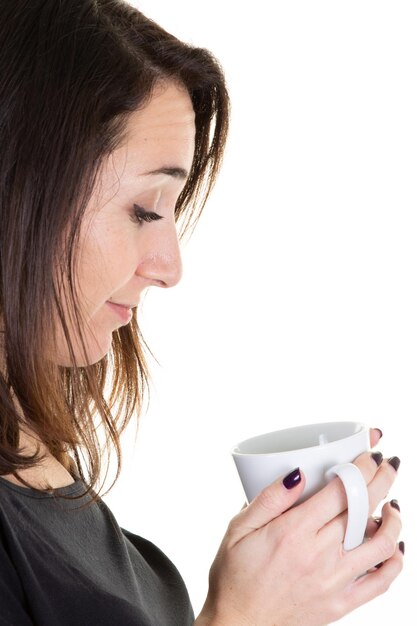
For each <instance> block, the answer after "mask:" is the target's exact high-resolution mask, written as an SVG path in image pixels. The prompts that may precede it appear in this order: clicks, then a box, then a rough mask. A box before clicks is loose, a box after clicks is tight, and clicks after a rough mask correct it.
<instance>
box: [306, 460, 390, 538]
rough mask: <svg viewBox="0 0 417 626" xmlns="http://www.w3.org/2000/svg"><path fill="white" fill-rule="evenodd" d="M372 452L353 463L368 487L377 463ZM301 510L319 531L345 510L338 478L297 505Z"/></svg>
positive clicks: (344, 494)
mask: <svg viewBox="0 0 417 626" xmlns="http://www.w3.org/2000/svg"><path fill="white" fill-rule="evenodd" d="M372 455H374V456H375V453H374V452H372V453H371V452H364V453H363V454H361V455H360V456H359V457H358V458H357V459H356V460H355V461H354V465H356V466H357V467H358V468H359V469H360V471H361V472H362V475H363V477H364V479H365V482H366V484H367V485H368V484H369V483H370V482H371V480H372V479H373V478H374V476H375V474H376V472H377V470H378V465H377V463H378V462H379V459H380V457H379V455H378V456H377V458H374V457H372ZM299 508H300V509H301V508H302V509H303V513H304V515H305V517H306V519H308V520H311V524H312V525H313V524H314V526H315V529H316V530H317V531H319V530H320V529H321V528H323V527H324V526H325V525H326V524H327V523H328V522H330V521H331V520H333V519H334V518H335V517H337V516H338V515H340V514H341V513H342V512H343V511H345V510H346V508H347V499H346V492H345V488H344V486H343V483H342V481H341V480H340V478H338V477H337V478H334V479H333V480H331V481H330V482H329V483H328V484H327V485H326V486H325V487H323V489H321V490H320V491H319V492H317V493H316V494H314V495H313V496H311V497H310V498H309V499H308V500H306V501H305V502H303V503H302V504H300V505H299Z"/></svg>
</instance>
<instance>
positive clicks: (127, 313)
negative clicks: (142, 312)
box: [106, 300, 133, 323]
mask: <svg viewBox="0 0 417 626" xmlns="http://www.w3.org/2000/svg"><path fill="white" fill-rule="evenodd" d="M106 304H108V305H109V307H110V308H111V309H113V311H114V312H115V313H117V315H118V316H119V317H120V318H121V319H122V320H123V321H124V322H125V323H128V322H130V320H131V319H132V315H133V313H132V309H129V308H127V307H125V306H122V305H121V304H114V302H109V301H108V300H107V301H106Z"/></svg>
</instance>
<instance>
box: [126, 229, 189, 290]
mask: <svg viewBox="0 0 417 626" xmlns="http://www.w3.org/2000/svg"><path fill="white" fill-rule="evenodd" d="M161 222H162V220H161ZM158 226H159V224H158ZM149 230H150V228H149ZM144 252H145V254H143V253H144ZM136 274H138V275H140V276H142V277H143V278H146V279H147V280H148V281H150V282H152V284H154V285H156V286H158V287H165V288H166V287H174V286H175V285H176V284H177V283H178V282H179V281H180V280H181V276H182V261H181V251H180V246H179V241H178V235H177V229H176V226H175V223H172V224H171V225H166V226H165V227H164V228H154V229H153V233H152V237H150V238H149V239H148V242H147V245H146V251H145V250H142V254H141V261H140V263H139V265H138V268H137V271H136Z"/></svg>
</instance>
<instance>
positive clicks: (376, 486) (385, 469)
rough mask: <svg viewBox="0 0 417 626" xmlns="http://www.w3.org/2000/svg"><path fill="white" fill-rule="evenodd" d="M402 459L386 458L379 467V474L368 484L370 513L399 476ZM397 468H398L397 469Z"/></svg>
mask: <svg viewBox="0 0 417 626" xmlns="http://www.w3.org/2000/svg"><path fill="white" fill-rule="evenodd" d="M399 462H400V459H399V458H398V457H392V458H391V459H388V460H387V459H384V461H383V462H382V463H381V466H380V467H379V469H378V472H377V474H376V475H375V477H374V478H373V480H372V481H371V482H370V484H369V486H368V493H369V513H370V514H372V513H373V512H374V511H375V509H376V507H377V506H378V504H379V503H380V502H381V500H384V499H385V498H386V497H387V496H388V494H389V491H390V489H391V487H392V485H393V484H394V482H395V479H396V478H397V472H398V467H399ZM395 468H397V469H395Z"/></svg>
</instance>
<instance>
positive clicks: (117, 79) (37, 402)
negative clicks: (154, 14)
mask: <svg viewBox="0 0 417 626" xmlns="http://www.w3.org/2000/svg"><path fill="white" fill-rule="evenodd" d="M1 5H2V6H1V12H0V51H1V52H0V328H1V335H0V340H1V341H0V346H1V349H2V356H3V359H4V367H3V368H2V371H1V373H0V475H4V474H10V473H11V474H13V475H14V476H15V477H16V478H18V479H19V480H20V481H21V482H22V484H24V485H25V486H27V487H32V488H35V487H34V486H33V485H31V484H30V483H28V482H26V481H25V480H24V479H23V478H21V477H19V476H17V474H16V471H18V470H22V469H25V468H28V467H32V466H34V465H37V464H38V463H39V462H40V461H41V460H42V458H43V456H42V455H41V454H40V449H39V448H38V450H37V452H36V453H35V454H33V455H31V456H28V455H24V454H23V450H22V449H21V448H19V446H18V443H19V428H20V426H21V425H22V424H24V423H25V424H27V425H28V426H29V427H30V429H31V430H32V431H34V432H35V433H36V434H37V436H38V437H39V439H40V440H41V441H42V442H43V443H44V444H45V445H46V446H47V448H48V450H49V451H50V452H51V453H52V454H53V456H54V457H55V458H56V459H58V461H60V462H64V460H65V459H66V460H68V459H71V463H72V467H73V468H74V473H75V474H78V475H79V476H80V477H81V478H82V479H83V480H84V481H85V483H86V485H87V491H83V493H81V494H79V495H78V496H68V495H67V496H61V497H67V498H71V497H74V498H79V497H81V496H82V495H84V494H86V493H88V492H90V493H91V495H92V496H93V499H95V498H96V497H97V493H100V489H98V490H96V486H97V484H98V482H99V479H100V477H101V474H102V460H103V452H104V451H106V452H107V461H108V462H110V458H111V455H112V453H113V452H115V453H116V456H117V475H116V477H115V479H114V481H113V483H112V485H111V487H113V485H114V483H115V482H116V480H117V479H118V477H119V474H120V471H121V465H122V454H121V446H120V436H121V434H122V433H123V431H124V429H125V428H126V426H127V425H128V423H129V422H130V420H131V418H132V417H133V416H135V417H136V419H139V416H140V414H141V412H142V410H143V407H144V403H145V399H146V398H147V397H148V398H149V370H148V368H147V364H146V361H145V353H146V351H149V352H150V350H149V348H148V346H147V345H146V342H145V340H144V338H143V336H142V335H141V332H140V329H139V326H138V323H137V319H136V315H135V314H134V315H133V318H132V320H131V322H130V323H129V324H127V325H125V326H122V327H120V328H118V329H117V330H115V331H114V332H113V334H112V345H111V349H110V351H109V353H108V354H106V355H105V356H104V358H102V359H101V360H100V361H99V362H97V363H94V364H92V365H86V366H83V367H80V366H77V364H76V361H75V355H74V349H73V347H72V346H71V341H70V336H69V331H68V328H67V326H66V323H65V318H64V313H63V309H62V302H61V300H60V292H59V288H58V287H59V285H60V284H62V282H63V281H64V280H65V282H66V284H69V285H70V294H69V302H68V303H67V306H68V307H70V310H71V313H72V315H73V316H74V318H73V319H75V320H76V321H77V328H78V330H79V333H80V342H81V345H82V346H83V349H84V354H85V355H86V349H85V343H84V339H83V337H82V332H81V324H80V320H81V319H82V315H81V313H80V311H79V310H78V309H77V301H76V296H75V290H74V274H73V268H74V267H75V266H76V261H77V244H78V241H79V232H80V223H81V220H82V217H83V214H84V212H85V210H86V207H87V204H88V202H89V200H90V198H91V196H92V193H93V189H94V187H95V183H96V180H97V178H98V176H99V172H100V166H101V165H102V164H103V162H104V160H105V158H107V157H108V156H109V155H110V154H111V152H112V151H113V150H115V149H116V148H117V147H118V146H119V145H120V144H121V143H122V142H123V140H124V136H125V132H126V124H127V121H128V119H129V114H130V113H131V112H133V111H135V110H137V109H139V108H141V107H143V106H145V105H146V103H147V102H148V101H149V99H150V97H151V96H152V92H153V89H154V87H155V86H156V84H157V82H158V81H161V80H162V81H164V80H173V81H175V82H176V83H178V84H181V85H182V86H184V87H185V88H186V90H187V91H188V93H189V95H190V98H191V101H192V103H193V108H194V112H195V126H196V134H195V152H194V158H193V162H192V167H191V171H190V174H189V177H188V179H187V181H186V184H185V187H184V189H183V191H182V192H181V194H180V196H179V198H178V202H177V204H176V206H175V215H176V220H177V222H178V224H179V226H181V229H180V238H182V237H183V236H184V234H185V233H190V232H192V230H193V229H194V227H195V225H196V223H197V220H198V218H199V216H200V214H201V211H202V209H203V207H204V205H205V203H206V200H207V198H208V196H209V194H210V191H211V189H212V187H213V185H214V183H215V180H216V177H217V174H218V171H219V168H220V165H221V162H222V158H223V154H224V147H225V141H226V137H227V132H228V124H229V110H230V104H229V97H228V92H227V87H226V82H225V78H224V73H223V70H222V68H221V66H220V64H219V62H218V61H217V59H216V58H215V57H214V56H213V54H212V53H211V52H209V51H208V50H206V49H203V48H198V47H195V46H192V45H190V44H187V43H185V42H182V41H180V40H178V39H177V38H176V37H174V36H173V35H171V34H169V33H168V32H166V31H165V30H164V29H163V28H162V27H160V26H159V25H158V24H156V23H155V22H154V21H152V20H151V19H149V18H147V17H145V15H143V14H142V13H141V12H140V11H138V10H137V9H136V8H134V7H132V6H131V5H129V4H128V3H126V2H124V1H123V0H71V1H70V2H68V1H65V2H62V1H60V0H5V1H4V2H2V3H1ZM54 311H55V312H56V314H57V317H58V319H59V323H60V324H61V325H62V330H63V332H64V336H65V338H66V341H67V344H68V350H69V354H70V355H71V363H72V365H71V366H63V365H60V364H57V363H54V362H53V361H51V360H50V359H48V358H47V357H46V355H45V354H44V352H45V350H44V349H43V348H44V346H45V345H48V344H50V342H51V337H52V338H53V337H54V336H55V334H54V333H55V330H56V327H55V325H54V319H55V320H56V318H55V317H54V316H53V312H54ZM55 324H56V322H55ZM86 362H88V361H86ZM106 389H107V390H109V392H108V393H107V394H106ZM13 395H14V396H15V397H16V399H17V400H18V401H19V404H20V406H21V407H22V411H23V415H22V414H21V413H20V412H18V411H17V410H16V407H15V404H14V402H13V397H12V396H13ZM98 426H99V427H100V428H102V429H104V433H105V444H104V446H103V445H102V444H101V442H100V439H99V437H98V435H97V427H98ZM82 459H83V460H84V465H85V466H86V470H85V469H84V467H83V463H82V462H81V460H82ZM107 468H108V466H107ZM106 475H107V472H106ZM103 484H104V483H103ZM101 486H102V485H101ZM111 487H110V488H111ZM49 488H50V486H48V489H49ZM39 491H43V490H41V489H39ZM106 493H107V492H106Z"/></svg>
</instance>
